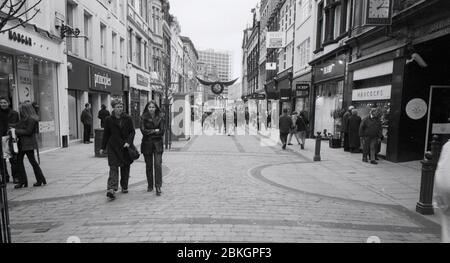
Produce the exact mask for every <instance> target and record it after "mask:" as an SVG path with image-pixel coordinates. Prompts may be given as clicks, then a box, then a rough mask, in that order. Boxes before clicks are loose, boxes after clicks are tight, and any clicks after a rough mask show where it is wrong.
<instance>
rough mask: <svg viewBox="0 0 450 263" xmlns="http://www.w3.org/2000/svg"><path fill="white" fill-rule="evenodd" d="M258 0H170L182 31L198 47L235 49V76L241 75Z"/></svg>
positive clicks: (171, 8)
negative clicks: (246, 37)
mask: <svg viewBox="0 0 450 263" xmlns="http://www.w3.org/2000/svg"><path fill="white" fill-rule="evenodd" d="M257 2H258V1H257V0H170V10H171V11H170V12H171V14H173V15H174V16H176V17H177V19H178V21H179V22H180V25H181V35H183V36H187V37H189V38H191V40H192V41H193V42H194V45H195V47H196V48H197V49H206V48H212V49H218V50H229V51H231V52H233V76H234V77H235V78H237V77H240V73H241V68H242V58H241V56H242V50H241V47H242V37H243V30H244V29H245V28H246V26H247V24H248V25H251V21H252V14H251V10H252V8H255V6H256V4H257Z"/></svg>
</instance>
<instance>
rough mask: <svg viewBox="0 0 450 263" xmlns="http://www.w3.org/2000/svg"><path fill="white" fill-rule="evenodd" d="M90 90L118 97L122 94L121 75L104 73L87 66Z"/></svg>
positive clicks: (104, 71) (109, 72) (96, 68)
mask: <svg viewBox="0 0 450 263" xmlns="http://www.w3.org/2000/svg"><path fill="white" fill-rule="evenodd" d="M89 74H90V83H89V85H90V89H91V90H95V91H102V92H108V93H111V94H113V95H120V94H122V92H123V87H122V85H123V81H122V75H120V74H119V73H114V72H111V71H106V70H103V69H100V68H98V67H95V66H89Z"/></svg>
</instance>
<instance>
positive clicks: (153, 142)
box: [141, 101, 165, 196]
mask: <svg viewBox="0 0 450 263" xmlns="http://www.w3.org/2000/svg"><path fill="white" fill-rule="evenodd" d="M164 122H165V121H164V118H163V117H161V111H160V109H159V107H158V105H157V104H156V102H154V101H150V102H149V103H148V104H147V106H145V110H144V113H143V114H142V117H141V132H142V135H143V138H142V144H141V152H142V154H143V155H144V156H145V163H146V173H147V182H148V192H152V191H153V187H154V186H155V187H156V195H158V196H160V195H161V187H162V156H163V153H164V143H163V136H164V134H165V126H164V124H165V123H164ZM153 169H154V172H153ZM153 176H154V177H153Z"/></svg>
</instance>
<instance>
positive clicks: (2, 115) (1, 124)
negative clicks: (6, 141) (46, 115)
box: [0, 97, 20, 183]
mask: <svg viewBox="0 0 450 263" xmlns="http://www.w3.org/2000/svg"><path fill="white" fill-rule="evenodd" d="M10 105H11V103H10V101H9V99H8V98H6V97H1V98H0V135H1V137H5V136H8V131H9V129H10V128H12V127H13V126H14V125H16V124H17V123H18V122H19V121H20V119H19V113H18V112H16V111H14V110H12V109H11V108H10ZM0 139H1V138H0ZM0 154H1V156H3V152H2V149H0ZM9 162H10V164H11V175H12V177H13V181H14V183H18V182H19V179H18V177H17V156H14V157H13V158H10V159H9ZM0 170H1V171H0V174H1V175H3V173H5V178H6V182H7V183H9V181H10V178H9V174H8V169H7V168H6V162H5V160H4V159H3V158H1V160H0Z"/></svg>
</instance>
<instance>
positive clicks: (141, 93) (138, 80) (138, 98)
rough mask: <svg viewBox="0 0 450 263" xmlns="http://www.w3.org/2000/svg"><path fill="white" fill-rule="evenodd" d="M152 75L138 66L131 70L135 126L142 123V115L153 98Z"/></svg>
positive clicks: (131, 110)
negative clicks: (151, 88) (151, 90)
mask: <svg viewBox="0 0 450 263" xmlns="http://www.w3.org/2000/svg"><path fill="white" fill-rule="evenodd" d="M150 96H151V93H150V75H149V73H147V72H145V71H142V70H140V69H137V68H132V69H131V70H130V115H131V117H132V119H133V122H134V125H135V127H139V126H140V123H141V115H142V113H143V112H144V109H145V106H147V103H148V102H149V101H150V99H151V97H150Z"/></svg>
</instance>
